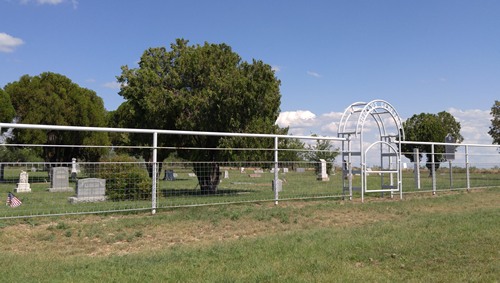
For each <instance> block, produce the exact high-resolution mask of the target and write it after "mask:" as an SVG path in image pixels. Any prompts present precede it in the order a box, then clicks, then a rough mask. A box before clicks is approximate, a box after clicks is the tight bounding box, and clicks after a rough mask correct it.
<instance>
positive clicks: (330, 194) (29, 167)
mask: <svg viewBox="0 0 500 283" xmlns="http://www.w3.org/2000/svg"><path fill="white" fill-rule="evenodd" d="M47 127H48V126H47ZM52 127H53V126H52ZM50 129H51V131H52V132H53V131H54V130H53V129H52V128H50ZM63 130H66V128H64V129H63V128H61V129H60V131H63ZM67 130H72V131H80V130H82V131H84V130H85V131H97V130H100V131H104V130H106V131H111V132H112V131H117V132H119V131H125V132H126V131H127V130H126V129H99V128H95V129H94V128H90V129H87V128H86V129H80V128H77V127H68V128H67ZM128 134H137V135H143V136H144V138H143V139H142V140H143V141H144V142H143V143H142V144H141V145H134V146H128V145H120V146H118V145H115V146H110V145H104V144H103V145H99V144H98V145H93V146H82V145H72V144H69V145H68V144H4V145H2V146H0V150H2V151H3V153H1V152H0V153H1V155H0V158H2V159H0V196H1V195H4V196H5V198H6V204H7V205H5V206H1V207H0V218H19V217H35V216H44V215H46V216H47V215H65V214H88V213H107V212H120V211H122V212H127V211H141V210H147V211H152V212H153V213H154V212H156V210H157V209H166V208H173V207H186V206H202V205H218V204H228V203H244V202H266V201H267V202H275V203H278V202H279V201H285V200H297V199H320V198H345V197H346V194H347V193H349V188H348V186H352V187H353V188H358V187H361V186H360V184H361V182H363V180H362V176H361V174H360V172H364V174H366V177H367V178H366V180H367V181H366V182H368V187H369V188H372V187H377V186H379V187H384V186H385V187H387V186H392V185H393V183H395V182H398V180H399V179H398V178H395V176H394V173H393V172H394V170H392V169H393V168H398V166H399V165H398V164H397V163H399V162H400V164H402V165H401V174H402V178H401V180H402V181H401V182H402V191H403V193H418V192H428V191H432V192H438V191H440V190H455V189H470V188H482V187H500V177H499V176H500V174H499V173H500V168H499V166H500V155H499V153H498V151H497V147H495V146H491V145H463V146H460V147H458V148H457V149H456V152H455V155H454V158H453V159H450V158H448V159H443V158H442V153H432V154H431V155H429V154H428V153H425V154H423V158H422V159H418V161H419V162H420V163H418V162H416V160H417V159H415V160H413V161H414V162H411V161H410V159H408V158H407V157H405V156H408V155H411V154H414V153H409V152H402V153H401V159H398V158H392V159H389V160H390V162H389V163H384V162H382V161H381V160H385V159H383V158H381V157H380V154H378V155H377V154H376V152H375V154H374V156H370V155H366V156H364V155H363V156H362V157H363V158H361V159H360V160H362V162H357V163H356V162H346V160H343V157H344V156H346V155H345V154H343V152H342V150H341V148H343V144H342V143H343V142H344V141H343V140H342V139H340V138H334V137H315V136H314V137H313V136H307V137H303V136H280V135H256V134H253V135H252V134H247V135H245V134H235V133H188V132H173V131H159V130H158V131H157V130H141V131H140V132H131V133H128ZM189 135H191V137H192V136H196V137H198V140H201V141H207V140H208V141H210V140H211V139H214V140H217V141H218V143H214V144H216V145H214V146H206V144H207V143H205V144H203V145H204V146H201V145H202V144H201V143H200V145H199V146H198V144H191V145H190V146H187V145H186V146H182V147H179V146H174V145H173V144H172V146H169V141H171V140H175V138H177V139H179V137H186V136H189ZM224 138H227V140H223V139H224ZM230 138H235V139H233V140H231V139H230ZM221 140H222V141H221ZM436 146H438V143H436ZM85 150H89V152H90V153H92V154H94V153H95V152H99V153H100V154H101V155H100V156H99V158H98V160H97V161H92V162H91V161H89V160H90V159H91V158H87V159H85V158H80V159H76V158H71V157H66V158H65V159H66V160H65V161H64V162H54V161H42V160H40V159H41V158H40V156H42V155H43V154H45V157H46V158H47V159H50V157H54V156H63V155H61V154H60V152H63V151H64V152H70V153H71V152H77V153H80V154H84V153H86V152H85ZM20 151H24V152H26V151H28V152H35V153H37V154H31V155H28V156H31V157H30V158H28V159H34V160H37V161H36V162H35V161H25V160H17V159H18V157H16V155H14V154H11V155H8V154H4V153H15V152H20ZM436 152H438V151H436ZM87 153H88V152H87ZM360 154H364V152H363V150H362V149H360ZM19 156H20V155H19ZM23 156H26V155H23ZM66 156H68V155H66ZM86 156H92V155H90V154H87V155H86ZM432 156H434V158H432ZM426 159H429V160H426ZM361 169H363V170H361ZM360 193H361V192H360V191H356V190H353V192H352V195H351V196H352V197H354V198H356V197H358V196H359V195H360ZM369 194H371V195H373V196H377V197H379V196H389V195H390V194H384V193H369ZM351 196H350V197H351ZM13 198H14V199H13ZM19 203H20V204H19Z"/></svg>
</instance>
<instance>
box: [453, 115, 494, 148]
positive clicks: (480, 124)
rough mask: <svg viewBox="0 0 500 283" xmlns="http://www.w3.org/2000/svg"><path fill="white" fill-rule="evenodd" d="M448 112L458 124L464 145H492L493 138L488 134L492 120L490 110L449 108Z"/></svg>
mask: <svg viewBox="0 0 500 283" xmlns="http://www.w3.org/2000/svg"><path fill="white" fill-rule="evenodd" d="M448 112H449V113H450V114H451V115H453V117H455V119H456V120H457V121H458V122H460V126H461V131H460V133H461V134H462V136H463V137H464V141H463V142H464V143H477V144H492V142H493V138H492V137H491V136H490V135H489V134H488V131H489V130H490V126H491V119H492V117H491V114H490V110H478V109H472V110H465V111H464V110H459V109H455V108H450V109H448Z"/></svg>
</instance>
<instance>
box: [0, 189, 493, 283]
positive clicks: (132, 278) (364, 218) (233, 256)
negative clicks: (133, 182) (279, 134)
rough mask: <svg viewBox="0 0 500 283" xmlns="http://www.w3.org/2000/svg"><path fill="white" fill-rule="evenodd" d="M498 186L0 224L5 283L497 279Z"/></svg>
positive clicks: (0, 259) (41, 219)
mask: <svg viewBox="0 0 500 283" xmlns="http://www.w3.org/2000/svg"><path fill="white" fill-rule="evenodd" d="M499 203H500V190H498V189H489V190H481V191H475V192H472V193H467V192H450V193H446V194H441V195H439V196H434V197H431V196H423V195H415V196H412V197H410V198H408V199H406V200H404V201H387V200H381V199H377V198H370V199H369V200H368V201H367V202H366V203H364V204H361V203H359V202H342V201H331V200H330V201H328V200H323V201H306V202H290V203H288V204H286V205H282V206H272V205H270V204H269V205H263V204H245V205H226V206H215V207H197V208H180V209H175V210H170V211H164V212H160V213H158V214H157V215H154V216H150V215H148V214H140V213H138V214H128V215H116V214H112V215H100V216H67V217H58V218H48V217H47V218H37V219H30V220H5V221H3V222H0V224H2V225H0V245H2V247H3V250H4V251H3V252H2V253H1V254H0V265H1V266H2V270H3V274H2V281H4V282H498V280H499V278H500V264H499V262H500V249H499V248H498V247H500V238H499V237H498V235H500V225H499V219H500V206H499V205H498V204H499Z"/></svg>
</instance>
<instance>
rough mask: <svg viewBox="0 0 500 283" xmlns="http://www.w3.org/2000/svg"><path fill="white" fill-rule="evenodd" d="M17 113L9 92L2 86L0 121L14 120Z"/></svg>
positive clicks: (0, 93) (0, 90)
mask: <svg viewBox="0 0 500 283" xmlns="http://www.w3.org/2000/svg"><path fill="white" fill-rule="evenodd" d="M15 114H16V112H15V111H14V107H13V106H12V102H11V100H10V96H9V94H8V93H7V92H5V91H4V90H3V89H1V88H0V122H2V123H10V122H12V119H13V118H14V115H15Z"/></svg>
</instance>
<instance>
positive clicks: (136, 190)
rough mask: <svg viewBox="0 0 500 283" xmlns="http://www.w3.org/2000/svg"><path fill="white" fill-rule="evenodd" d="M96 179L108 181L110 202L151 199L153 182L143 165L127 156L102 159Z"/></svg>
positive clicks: (107, 191)
mask: <svg viewBox="0 0 500 283" xmlns="http://www.w3.org/2000/svg"><path fill="white" fill-rule="evenodd" d="M96 177H97V178H102V179H106V196H107V197H108V199H109V200H113V201H118V200H146V199H151V187H152V180H151V178H150V177H149V175H148V172H147V170H146V168H145V166H144V164H143V163H140V162H138V161H137V160H136V159H134V158H133V157H130V156H127V155H116V156H111V157H106V158H102V159H101V162H100V163H99V166H98V168H97V171H96Z"/></svg>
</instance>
